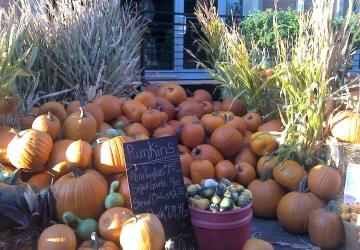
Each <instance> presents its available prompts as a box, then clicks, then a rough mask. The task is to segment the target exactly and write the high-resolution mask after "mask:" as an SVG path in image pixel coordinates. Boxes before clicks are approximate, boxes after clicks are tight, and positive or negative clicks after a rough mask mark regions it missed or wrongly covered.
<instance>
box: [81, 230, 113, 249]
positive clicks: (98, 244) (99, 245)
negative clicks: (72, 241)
mask: <svg viewBox="0 0 360 250" xmlns="http://www.w3.org/2000/svg"><path fill="white" fill-rule="evenodd" d="M77 250H120V248H118V246H117V245H116V244H115V243H114V242H112V241H106V240H103V239H99V238H98V237H97V235H96V232H93V233H92V234H91V239H90V240H86V241H84V242H83V243H81V245H80V246H79V248H78V249H77Z"/></svg>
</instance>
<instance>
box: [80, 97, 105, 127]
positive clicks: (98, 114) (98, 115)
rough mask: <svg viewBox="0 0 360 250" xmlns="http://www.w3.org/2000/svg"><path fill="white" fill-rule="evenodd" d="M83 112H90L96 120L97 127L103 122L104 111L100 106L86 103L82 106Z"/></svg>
mask: <svg viewBox="0 0 360 250" xmlns="http://www.w3.org/2000/svg"><path fill="white" fill-rule="evenodd" d="M78 110H79V109H78ZM84 112H88V113H89V114H92V115H93V116H94V118H95V120H96V124H97V127H98V128H99V127H100V125H101V124H102V123H103V122H104V120H105V118H104V112H103V110H102V108H100V107H99V106H98V105H97V104H95V103H88V104H86V105H85V107H84Z"/></svg>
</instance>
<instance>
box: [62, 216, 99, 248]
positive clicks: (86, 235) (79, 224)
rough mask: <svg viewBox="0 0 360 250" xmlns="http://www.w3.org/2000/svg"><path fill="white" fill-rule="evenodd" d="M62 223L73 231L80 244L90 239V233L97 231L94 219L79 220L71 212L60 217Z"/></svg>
mask: <svg viewBox="0 0 360 250" xmlns="http://www.w3.org/2000/svg"><path fill="white" fill-rule="evenodd" d="M62 219H63V222H64V223H65V224H67V225H68V226H70V227H71V228H72V229H74V230H75V234H76V237H77V238H78V240H79V241H80V242H82V241H85V240H90V239H91V233H92V232H96V231H97V222H96V220H94V219H91V218H88V219H80V218H79V217H77V216H76V215H75V214H74V213H73V212H70V211H67V212H65V213H64V214H63V216H62Z"/></svg>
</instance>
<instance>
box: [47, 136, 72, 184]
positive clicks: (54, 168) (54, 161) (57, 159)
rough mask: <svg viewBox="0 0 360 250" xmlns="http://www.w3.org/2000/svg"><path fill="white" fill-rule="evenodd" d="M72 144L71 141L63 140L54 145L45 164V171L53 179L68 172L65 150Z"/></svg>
mask: <svg viewBox="0 0 360 250" xmlns="http://www.w3.org/2000/svg"><path fill="white" fill-rule="evenodd" d="M72 142H73V140H66V139H65V140H60V141H57V142H55V143H54V146H53V149H52V151H51V153H50V157H49V160H48V162H47V164H46V169H47V170H48V171H49V172H50V173H52V174H53V175H55V178H58V177H60V176H62V175H64V174H66V173H68V172H69V168H68V167H67V164H66V149H67V148H68V147H69V145H70V144H71V143H72Z"/></svg>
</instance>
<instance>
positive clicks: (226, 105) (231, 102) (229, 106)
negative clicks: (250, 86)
mask: <svg viewBox="0 0 360 250" xmlns="http://www.w3.org/2000/svg"><path fill="white" fill-rule="evenodd" d="M221 110H223V111H230V112H232V113H233V114H234V115H237V116H242V115H244V114H245V113H246V106H245V104H244V102H243V101H241V100H239V99H234V98H233V97H228V98H226V99H225V100H223V102H222V104H221Z"/></svg>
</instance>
